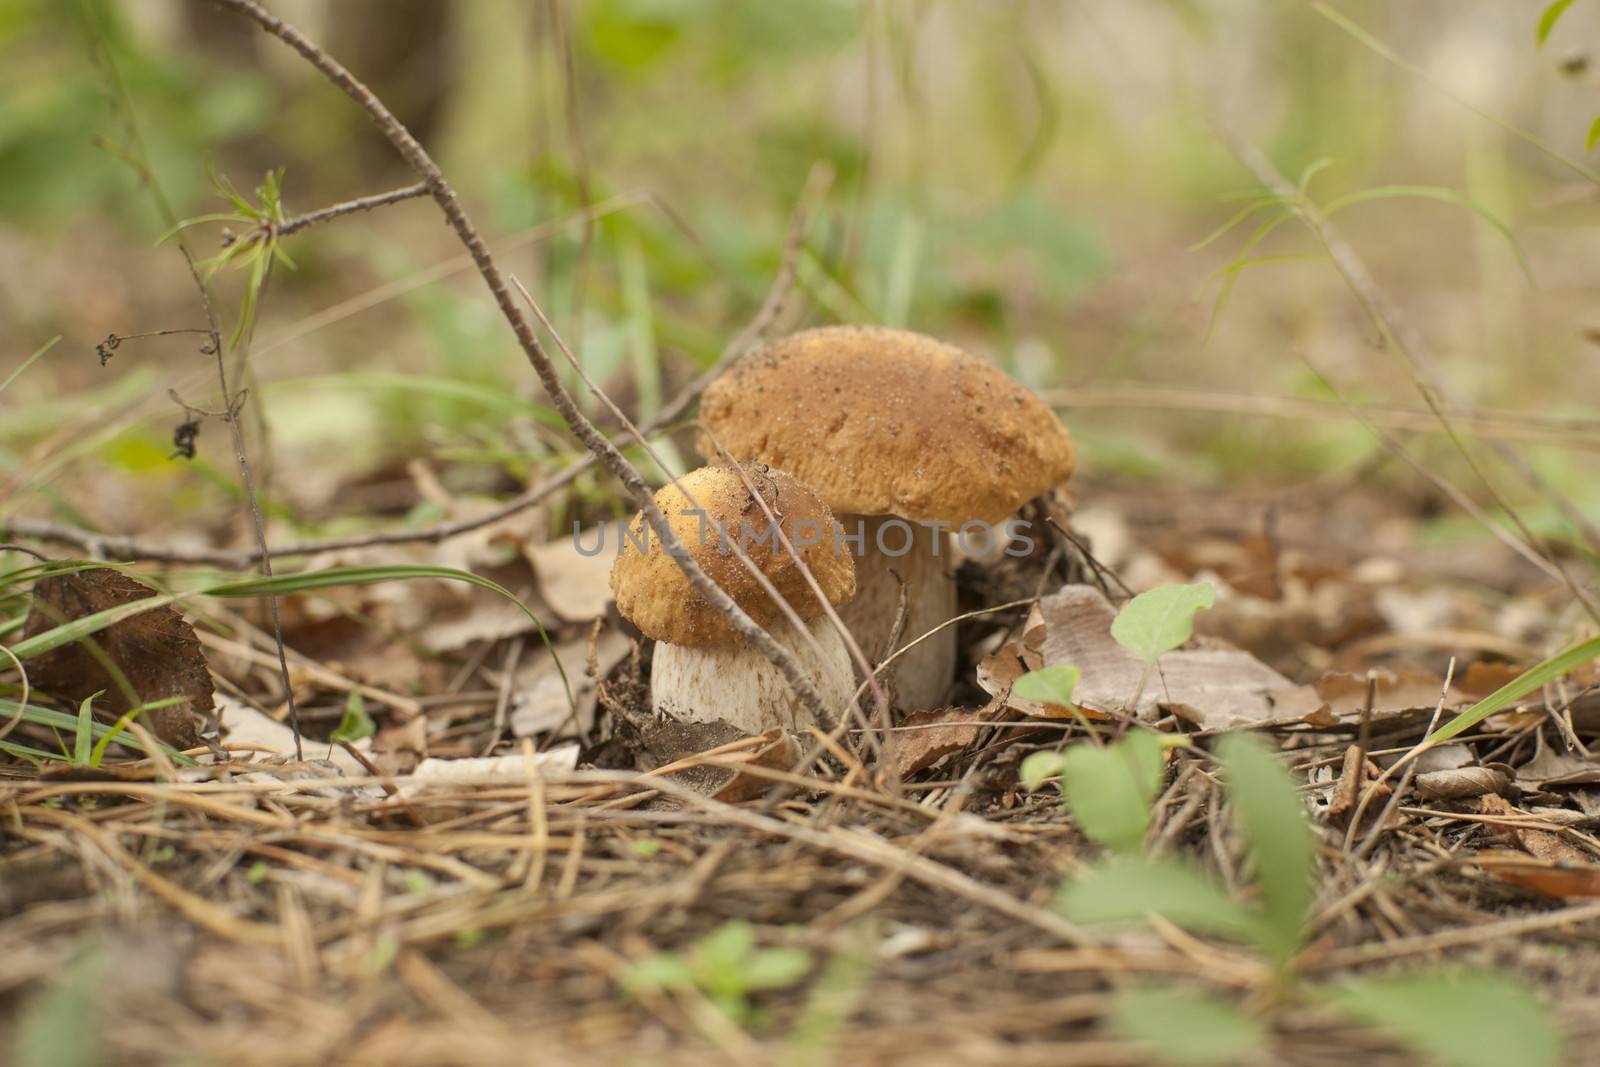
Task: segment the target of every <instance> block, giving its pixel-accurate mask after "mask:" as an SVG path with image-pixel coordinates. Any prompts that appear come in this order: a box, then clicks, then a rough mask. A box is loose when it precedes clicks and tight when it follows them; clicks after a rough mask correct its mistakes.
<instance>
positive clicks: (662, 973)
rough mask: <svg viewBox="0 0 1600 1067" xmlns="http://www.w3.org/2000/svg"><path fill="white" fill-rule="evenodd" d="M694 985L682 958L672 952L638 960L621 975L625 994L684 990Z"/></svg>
mask: <svg viewBox="0 0 1600 1067" xmlns="http://www.w3.org/2000/svg"><path fill="white" fill-rule="evenodd" d="M692 985H694V977H693V975H692V974H690V972H689V966H688V964H686V963H684V961H683V957H681V956H679V955H677V954H676V953H673V952H659V953H657V954H656V955H654V956H651V957H650V958H649V959H644V960H640V961H639V962H638V963H635V964H634V965H633V966H632V967H629V968H628V969H627V970H626V971H625V972H623V975H622V988H623V990H624V991H625V992H627V993H638V992H641V991H643V990H651V991H655V990H662V989H684V988H686V987H689V986H692Z"/></svg>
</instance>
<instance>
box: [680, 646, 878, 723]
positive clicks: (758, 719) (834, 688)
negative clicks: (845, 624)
mask: <svg viewBox="0 0 1600 1067" xmlns="http://www.w3.org/2000/svg"><path fill="white" fill-rule="evenodd" d="M810 630H811V635H812V636H813V637H815V638H816V642H817V643H816V645H815V646H813V645H812V643H811V642H810V641H807V640H806V639H805V637H804V636H803V635H801V634H799V633H797V632H796V631H795V629H794V626H793V625H792V624H790V623H788V622H779V623H777V624H776V625H774V626H771V627H769V628H768V632H769V633H771V634H772V637H773V639H774V640H776V641H777V642H778V643H779V644H781V645H783V646H784V647H785V648H787V649H788V650H789V653H790V655H792V656H793V657H794V658H795V661H796V662H797V663H799V665H800V668H801V670H803V671H804V672H805V673H806V674H807V675H809V676H810V678H811V683H812V685H814V686H815V687H816V689H817V693H818V694H819V695H820V696H821V697H822V702H823V704H824V706H826V707H827V708H828V709H829V710H831V711H832V712H833V713H834V714H835V715H838V716H841V717H843V716H844V715H847V714H848V713H849V711H848V706H849V704H850V701H851V699H852V697H854V695H855V680H854V679H855V675H854V672H853V671H852V670H851V668H850V654H849V652H847V651H846V650H845V645H844V639H843V638H842V637H840V636H839V632H838V631H837V630H835V629H834V627H833V624H832V623H830V622H829V621H828V620H827V618H826V617H818V618H817V619H816V620H815V621H814V622H812V623H810ZM819 648H820V653H821V654H820V655H819V654H818V651H819ZM650 700H651V704H652V705H653V706H654V707H655V710H656V711H657V712H660V713H664V714H667V715H671V716H672V717H673V718H675V719H677V720H679V721H680V722H714V721H716V720H717V719H722V720H724V721H726V722H728V723H731V724H732V725H734V726H736V727H738V728H739V729H741V730H743V731H744V732H745V733H747V734H751V735H755V734H760V733H765V732H766V731H768V730H770V729H772V728H773V727H774V726H781V727H783V728H784V729H785V730H795V731H799V730H805V729H808V728H809V727H812V726H829V725H832V724H828V723H818V722H816V721H815V720H814V719H813V718H812V717H811V714H810V713H809V712H808V711H807V710H806V706H805V704H804V703H803V702H801V701H800V700H799V699H798V698H796V697H795V695H794V692H793V690H792V689H791V688H790V686H789V683H788V682H787V681H785V680H784V677H783V675H782V674H781V673H780V672H779V671H778V669H777V668H776V667H774V666H773V665H772V662H771V661H770V660H768V659H767V658H766V657H765V656H763V655H762V654H761V653H760V652H758V651H756V650H754V649H752V648H748V647H741V646H730V647H724V648H688V647H686V646H684V645H669V644H667V643H666V642H665V641H657V642H656V651H655V658H654V660H653V662H652V664H651V667H650Z"/></svg>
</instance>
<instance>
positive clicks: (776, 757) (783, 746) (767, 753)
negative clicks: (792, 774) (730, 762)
mask: <svg viewBox="0 0 1600 1067" xmlns="http://www.w3.org/2000/svg"><path fill="white" fill-rule="evenodd" d="M761 740H762V742H763V744H762V745H761V747H760V748H758V749H756V751H755V752H754V753H753V754H751V756H750V758H749V759H748V760H746V761H745V765H746V766H753V767H762V768H765V769H767V770H772V771H786V770H788V769H789V768H790V767H793V766H794V765H795V764H796V763H798V762H799V761H800V746H798V745H797V744H795V740H794V735H792V734H790V733H789V732H788V731H786V730H782V729H773V730H768V731H767V732H766V733H764V734H762V735H761ZM772 786H773V780H772V779H771V778H768V777H766V776H765V775H759V774H748V773H746V772H744V771H742V770H740V771H735V772H734V774H733V778H732V779H731V780H730V781H729V782H728V783H727V784H726V785H724V786H723V787H722V788H721V789H718V790H717V791H716V792H715V793H713V794H711V799H712V800H720V801H723V802H724V803H727V804H742V803H743V802H745V801H746V800H754V799H755V798H756V797H759V796H762V795H763V794H765V793H766V791H767V790H768V789H771V788H772Z"/></svg>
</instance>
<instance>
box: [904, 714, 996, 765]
mask: <svg viewBox="0 0 1600 1067" xmlns="http://www.w3.org/2000/svg"><path fill="white" fill-rule="evenodd" d="M999 710H1000V709H999V705H998V702H995V703H991V704H989V706H988V707H984V708H980V709H978V710H977V711H965V710H963V709H961V708H951V709H950V710H948V711H918V712H914V713H912V714H910V715H908V716H906V717H905V720H904V721H902V722H901V724H900V732H899V734H898V736H897V737H896V738H895V749H894V755H895V774H896V775H897V776H898V777H900V778H904V777H906V776H907V775H911V774H915V773H917V772H918V771H920V770H924V769H926V768H928V767H931V766H933V765H934V764H935V763H938V762H939V761H940V760H941V759H943V758H944V757H946V756H948V755H949V754H950V753H952V752H959V751H961V750H962V749H964V748H966V747H967V746H968V745H970V744H972V742H973V739H974V738H976V737H977V736H978V733H979V731H981V730H982V729H983V728H984V727H985V726H986V725H988V724H989V723H990V722H991V721H993V719H994V717H995V715H996V713H997V712H998V711H999Z"/></svg>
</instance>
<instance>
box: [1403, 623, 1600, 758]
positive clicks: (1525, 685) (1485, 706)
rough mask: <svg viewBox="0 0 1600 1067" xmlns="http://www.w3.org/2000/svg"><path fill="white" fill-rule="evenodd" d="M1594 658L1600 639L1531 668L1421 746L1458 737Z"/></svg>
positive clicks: (1434, 733) (1590, 640)
mask: <svg viewBox="0 0 1600 1067" xmlns="http://www.w3.org/2000/svg"><path fill="white" fill-rule="evenodd" d="M1593 659H1600V637H1592V638H1590V639H1589V640H1587V641H1585V642H1583V643H1582V644H1581V645H1574V646H1573V647H1572V648H1569V649H1567V650H1566V651H1565V652H1562V653H1559V654H1557V655H1555V656H1551V657H1550V658H1549V659H1547V660H1545V661H1544V662H1543V663H1539V664H1535V665H1534V666H1533V667H1530V668H1529V669H1528V670H1526V671H1524V672H1523V673H1522V674H1519V675H1518V676H1517V677H1515V678H1513V679H1511V681H1509V682H1507V683H1506V684H1505V685H1503V686H1501V687H1500V688H1499V689H1496V690H1495V691H1494V692H1492V693H1490V694H1489V695H1488V696H1486V697H1484V698H1483V699H1482V700H1480V701H1478V702H1477V703H1476V704H1474V705H1472V707H1470V708H1468V709H1467V710H1466V711H1463V712H1462V713H1461V714H1459V715H1457V716H1456V717H1455V718H1453V719H1451V720H1450V721H1449V722H1447V723H1445V724H1444V725H1443V726H1441V727H1439V728H1438V729H1437V730H1435V731H1434V732H1433V733H1431V734H1429V735H1428V736H1427V737H1426V738H1424V739H1423V745H1425V746H1428V747H1432V746H1433V745H1437V744H1439V743H1440V742H1441V741H1448V740H1450V738H1452V737H1455V736H1456V735H1457V734H1460V733H1462V732H1463V731H1465V730H1469V729H1471V728H1472V727H1474V726H1476V725H1478V723H1480V722H1482V721H1483V720H1484V719H1487V718H1488V717H1489V716H1491V715H1493V714H1494V713H1495V712H1497V711H1501V710H1504V709H1505V708H1508V707H1510V706H1511V705H1512V704H1514V703H1516V702H1517V701H1518V700H1521V699H1522V698H1523V697H1525V696H1527V695H1528V694H1529V693H1531V692H1533V691H1534V690H1535V689H1538V688H1540V687H1542V686H1545V685H1548V684H1550V683H1551V682H1553V681H1555V680H1556V679H1557V678H1559V677H1561V676H1562V675H1563V674H1567V673H1568V672H1570V671H1574V670H1577V669H1578V668H1579V667H1581V666H1583V665H1584V664H1585V663H1588V662H1589V661H1590V660H1593Z"/></svg>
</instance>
